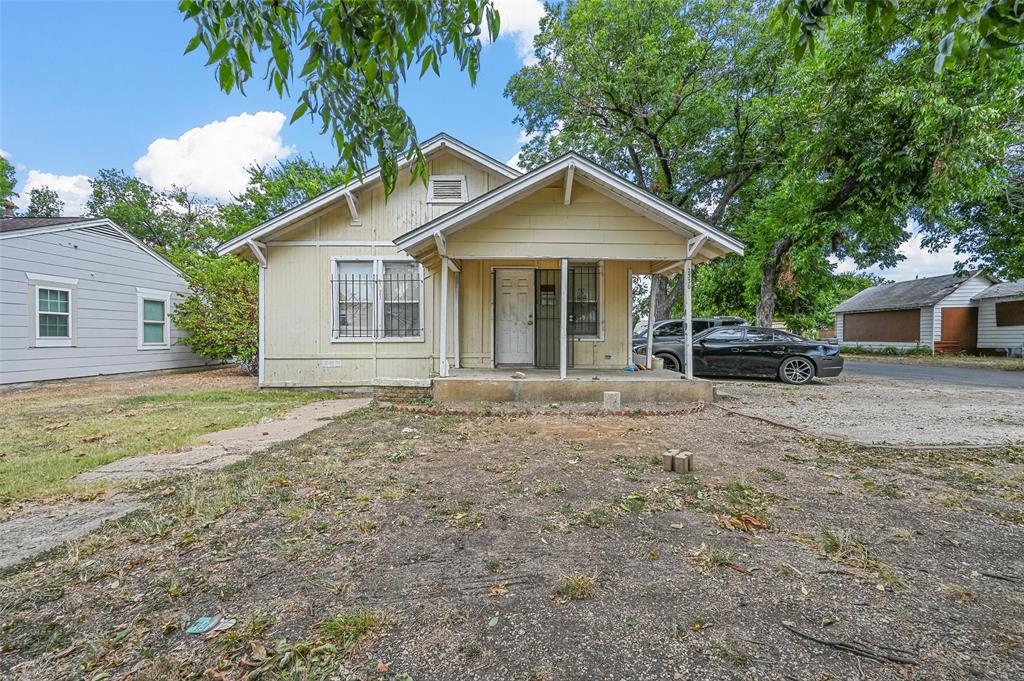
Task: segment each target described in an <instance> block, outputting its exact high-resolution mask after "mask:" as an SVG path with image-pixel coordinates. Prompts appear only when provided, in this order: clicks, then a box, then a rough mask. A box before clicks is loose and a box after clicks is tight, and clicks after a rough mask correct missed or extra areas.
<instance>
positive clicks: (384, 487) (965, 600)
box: [0, 407, 1024, 681]
mask: <svg viewBox="0 0 1024 681" xmlns="http://www.w3.org/2000/svg"><path fill="white" fill-rule="evenodd" d="M409 429H413V430H409ZM666 441H671V442H685V443H686V446H687V448H689V449H691V450H692V451H698V452H705V455H702V456H701V457H699V458H698V464H699V467H698V468H697V469H696V470H695V471H694V472H693V473H692V474H690V475H677V474H674V473H664V472H662V471H661V470H660V469H659V468H658V467H657V466H655V465H654V463H653V462H652V461H650V460H649V456H648V454H647V452H651V451H657V449H658V448H659V447H663V443H664V442H666ZM396 452H403V453H404V454H403V456H395V453H396ZM624 456H625V457H626V458H625V459H623V457H624ZM632 463H636V465H635V466H634V465H631V464H632ZM761 464H767V465H768V466H770V467H771V469H772V470H774V471H777V472H778V473H779V474H780V475H781V476H782V479H779V476H776V475H772V474H771V473H765V472H763V471H756V470H755V466H757V465H761ZM961 467H963V470H961ZM627 468H628V471H627V470H626V469H627ZM950 471H955V473H951V472H950ZM976 472H982V473H987V474H988V475H986V476H971V477H974V478H977V480H978V482H977V483H976V484H975V485H974V486H972V487H971V501H970V503H969V504H964V505H963V507H961V508H957V509H956V510H949V509H946V508H944V507H942V506H938V505H935V504H932V503H929V499H930V498H931V497H932V496H934V495H939V494H943V493H951V492H956V493H960V492H959V488H960V486H962V485H966V484H968V483H967V482H965V480H964V477H965V474H967V475H970V473H976ZM925 473H927V475H925ZM866 480H873V481H878V482H880V483H881V482H883V481H884V482H885V483H892V484H894V485H898V487H899V490H900V495H899V496H898V497H896V498H889V497H886V498H884V499H879V498H876V497H875V496H874V495H873V494H872V491H873V490H868V489H867V488H866V487H865V484H864V483H865V481H866ZM1021 483H1024V460H1022V459H1021V457H1020V452H1019V451H1017V452H1013V451H1008V450H1004V451H999V452H991V453H989V452H986V453H973V454H971V453H969V452H966V451H960V452H957V453H956V454H955V455H949V454H948V453H941V452H932V453H922V452H920V451H912V452H908V453H907V454H906V455H903V454H902V453H901V452H899V451H895V452H894V451H893V450H885V451H870V450H864V449H860V448H848V449H844V450H842V451H836V450H834V449H833V450H829V451H827V452H824V453H823V452H819V451H818V445H817V443H816V442H814V441H809V440H805V439H803V438H801V437H799V436H796V435H793V434H792V433H789V432H785V431H780V430H777V429H773V428H769V427H767V426H765V425H763V424H757V423H753V422H749V421H748V420H746V419H744V420H739V419H722V418H721V416H720V415H718V414H713V413H709V414H703V415H698V416H694V417H692V418H691V417H686V418H682V419H681V418H679V417H670V418H668V417H637V418H630V417H610V416H602V417H600V418H592V417H579V416H545V417H539V416H528V417H523V416H515V417H510V418H505V417H483V416H479V417H478V416H471V417H463V416H454V415H416V414H411V413H407V412H391V411H383V410H379V409H377V408H374V407H369V408H367V409H364V410H360V411H358V412H353V413H350V414H348V415H346V416H344V417H342V418H340V419H338V420H336V421H334V422H332V423H330V424H328V425H326V426H325V427H324V428H323V429H321V430H320V431H317V432H314V433H310V434H309V435H307V436H305V437H303V438H301V439H299V440H297V441H294V442H291V443H287V444H284V445H279V446H277V447H274V448H272V449H270V450H269V451H267V452H265V453H262V454H258V455H256V456H254V457H253V458H251V459H250V460H248V461H246V462H244V463H242V464H239V465H236V466H232V467H229V468H227V469H224V470H221V471H217V472H214V473H210V474H203V475H194V476H188V477H178V478H175V479H173V480H164V481H160V482H156V483H154V484H153V485H152V487H150V488H148V491H149V492H151V495H150V497H148V505H147V507H146V508H145V509H143V510H141V511H139V512H136V513H135V514H133V515H132V516H130V517H128V518H125V519H123V520H122V521H120V522H117V523H109V524H107V525H105V526H104V527H102V528H100V529H99V530H98V531H97V532H95V533H93V534H91V535H89V536H87V537H84V538H82V539H81V540H78V541H75V542H73V543H71V544H69V545H68V546H66V547H62V548H60V549H56V550H54V551H52V552H50V553H49V554H48V555H46V556H42V557H39V558H37V559H35V560H33V561H32V562H30V563H27V564H24V565H22V566H19V567H17V568H14V569H11V570H9V571H7V572H6V573H5V574H3V575H2V576H0V647H2V650H0V678H8V677H14V678H25V679H50V678H82V679H86V680H88V681H92V680H93V679H94V678H109V679H114V678H122V677H124V678H129V677H131V678H139V679H157V678H161V679H162V678H193V679H199V678H203V677H206V678H213V679H216V678H223V679H239V678H243V677H244V676H245V675H246V674H247V673H248V674H249V678H266V679H274V678H281V679H291V678H295V679H298V678H308V679H322V678H331V677H332V676H338V677H342V678H360V679H367V680H373V681H383V680H385V679H395V680H397V679H408V678H409V677H411V678H416V679H428V678H429V679H435V680H437V681H456V680H459V681H461V680H462V679H465V678H467V677H470V676H474V675H475V676H481V675H483V676H487V677H494V678H508V679H526V678H531V676H532V677H534V678H545V676H547V677H549V678H551V679H563V678H605V677H608V678H612V677H614V678H635V677H637V676H638V675H642V676H644V677H645V678H672V676H673V675H674V674H675V673H676V672H678V670H679V669H685V670H686V671H687V673H688V674H691V675H692V676H694V677H695V678H718V677H728V676H730V675H731V676H742V677H743V678H748V677H749V678H773V677H774V676H778V673H779V669H799V670H801V674H803V675H804V676H807V677H808V678H819V677H821V678H824V677H831V678H857V676H858V674H859V665H858V664H857V662H858V660H857V658H856V657H855V656H852V655H850V654H849V653H847V652H843V651H841V650H834V649H830V648H828V647H826V646H820V645H818V644H814V643H812V642H806V641H805V642H799V640H798V639H797V638H795V637H794V636H793V635H792V634H791V633H789V632H787V630H786V629H785V628H783V627H780V623H781V622H785V621H793V622H794V624H795V626H796V627H797V628H799V629H800V630H802V631H806V632H808V633H811V634H814V635H817V636H819V637H821V638H822V639H829V640H844V641H845V640H850V641H857V642H858V643H859V644H861V645H864V646H867V647H870V648H872V649H880V648H881V647H882V646H888V647H890V648H900V649H905V650H907V651H909V653H908V654H909V656H910V657H913V658H914V659H916V660H917V662H918V666H917V667H915V668H914V669H912V670H911V671H913V672H915V673H918V675H919V676H921V677H922V678H970V677H971V676H972V675H976V674H974V673H973V672H972V670H977V669H981V670H984V671H985V672H986V673H987V674H989V675H990V676H993V677H998V678H1017V677H1018V676H1019V673H1017V672H1018V671H1019V667H1020V662H1019V648H1018V649H1014V648H1013V647H1012V645H1011V644H1012V643H1013V641H1011V640H1010V639H1006V642H1004V641H1003V639H998V640H996V639H993V634H992V631H993V626H995V625H993V623H996V625H998V626H999V627H1001V628H1002V630H1003V631H1006V632H1007V633H1008V634H1009V635H1010V636H1012V637H1013V638H1014V639H1016V638H1019V637H1018V636H1017V633H1016V631H1015V630H1013V629H1012V623H1014V622H1016V621H1018V620H1019V619H1020V615H1021V612H1024V599H1021V597H1020V595H1019V593H1018V591H1019V588H1018V586H1019V585H1018V583H1017V582H1016V581H1014V580H1018V579H1019V576H1020V566H1019V555H1018V554H1019V551H1018V550H1017V547H1018V546H1020V543H1021V541H1024V526H1022V525H1020V524H1016V523H1013V522H1010V521H1008V520H1007V519H1006V518H1008V517H1011V516H1013V515H1014V514H1020V513H1021V512H1022V511H1024V497H1022V496H1021V495H1019V494H1018V490H1019V488H1020V486H1021ZM167 488H173V492H172V493H170V494H168V495H167V496H163V495H162V494H161V493H160V491H161V490H162V489H167ZM742 513H751V514H752V513H760V514H762V515H763V516H764V517H770V518H771V522H772V527H771V529H770V530H768V531H753V528H752V531H747V532H745V531H738V530H739V529H740V528H738V527H737V526H735V525H730V526H724V525H723V524H722V523H721V522H720V521H719V520H718V519H717V518H716V517H715V516H716V515H719V516H723V517H726V518H733V517H734V516H733V515H730V514H736V515H740V514H742ZM748 520H749V519H748ZM595 528H597V529H595ZM838 528H842V529H838ZM890 566H891V567H890ZM897 572H898V576H899V580H900V582H901V583H902V586H901V588H900V589H899V590H898V591H896V590H895V589H891V588H889V587H890V585H892V586H895V584H893V583H890V582H889V581H887V579H886V576H887V575H893V576H895V573H897ZM879 584H881V585H882V586H883V588H881V589H880V588H878V587H879ZM940 585H950V586H949V587H943V588H940ZM952 585H964V589H965V590H961V589H960V588H954V586H952ZM967 587H969V591H970V594H971V595H970V596H967V594H966V589H967ZM971 597H973V600H972V598H971ZM908 604H912V610H913V612H912V613H911V614H912V615H913V616H907V612H908V610H907V608H908ZM206 614H222V615H223V616H225V617H228V618H232V619H237V624H236V625H235V627H233V628H232V629H230V630H228V631H226V632H223V633H222V634H220V635H219V636H217V637H216V638H213V639H204V638H202V637H194V636H190V635H187V634H185V633H184V627H186V626H187V625H188V624H189V623H190V622H192V621H194V619H195V617H197V616H199V615H206ZM588 622H590V623H592V622H599V623H601V627H599V631H598V630H597V629H594V628H593V627H586V626H581V623H583V624H586V623H588ZM1007 623H1009V624H1007ZM823 627H830V628H829V629H828V631H827V632H823V631H822V630H821V629H822V628H823ZM1007 627H1010V628H1009V629H1008V628H1007ZM949 631H956V632H957V637H958V640H961V641H962V646H961V647H960V648H959V650H961V651H962V650H963V649H969V650H970V651H971V657H970V659H969V660H968V659H965V658H964V657H963V656H961V655H960V654H959V652H957V651H948V650H947V648H943V647H941V646H940V647H935V646H932V645H931V643H930V642H932V641H935V640H945V639H944V637H948V632H949ZM566 632H574V633H573V634H572V636H567V635H566ZM581 651H583V652H582V653H581ZM812 651H813V652H812ZM637 660H642V661H643V665H644V668H643V669H642V670H640V671H638V668H637V662H636V661H637ZM863 662H864V661H863V660H861V663H862V664H863ZM14 667H17V671H16V672H12V671H11V670H12V669H13V668H14ZM865 669H867V668H865ZM474 670H476V671H474Z"/></svg>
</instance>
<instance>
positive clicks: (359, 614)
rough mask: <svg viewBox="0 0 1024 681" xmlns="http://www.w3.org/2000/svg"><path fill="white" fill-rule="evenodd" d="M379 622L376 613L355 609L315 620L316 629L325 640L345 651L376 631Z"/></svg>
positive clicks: (379, 618) (380, 620) (379, 619)
mask: <svg viewBox="0 0 1024 681" xmlns="http://www.w3.org/2000/svg"><path fill="white" fill-rule="evenodd" d="M381 623H382V619H381V616H380V615H378V614H377V613H374V612H371V611H369V610H356V611H354V612H349V613H344V614H341V615H332V616H330V617H328V618H326V619H322V620H320V621H319V622H317V625H316V630H317V632H318V633H319V634H320V636H322V637H323V638H324V640H325V641H327V642H329V643H332V644H334V645H335V646H337V647H338V649H339V650H342V651H345V650H348V649H349V648H350V647H351V646H352V645H353V644H355V643H357V642H359V641H361V640H363V639H364V638H366V637H367V636H369V635H370V634H372V633H373V632H374V631H376V630H377V628H378V627H379V626H380V625H381Z"/></svg>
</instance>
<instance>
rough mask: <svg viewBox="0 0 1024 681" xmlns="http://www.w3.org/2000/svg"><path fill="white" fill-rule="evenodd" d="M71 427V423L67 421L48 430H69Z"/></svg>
mask: <svg viewBox="0 0 1024 681" xmlns="http://www.w3.org/2000/svg"><path fill="white" fill-rule="evenodd" d="M69 425H71V422H70V421H65V422H64V423H58V424H56V425H53V426H47V427H46V429H47V430H60V429H61V428H67V427H68V426H69Z"/></svg>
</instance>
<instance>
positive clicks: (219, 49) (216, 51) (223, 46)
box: [206, 39, 231, 66]
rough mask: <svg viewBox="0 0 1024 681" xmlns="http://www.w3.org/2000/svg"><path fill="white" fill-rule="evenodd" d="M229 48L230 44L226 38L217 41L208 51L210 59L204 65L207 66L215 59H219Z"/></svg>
mask: <svg viewBox="0 0 1024 681" xmlns="http://www.w3.org/2000/svg"><path fill="white" fill-rule="evenodd" d="M230 48H231V45H230V44H229V43H228V41H227V40H226V39H222V40H221V41H220V42H219V43H217V44H216V45H215V46H214V48H213V52H210V61H208V62H206V65H207V66H209V65H210V64H212V63H213V62H215V61H220V60H221V59H222V58H223V57H224V55H225V54H227V53H228V50H229V49H230Z"/></svg>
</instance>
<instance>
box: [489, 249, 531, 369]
mask: <svg viewBox="0 0 1024 681" xmlns="http://www.w3.org/2000/svg"><path fill="white" fill-rule="evenodd" d="M494 289H495V293H494V294H495V301H494V308H495V322H496V323H495V325H494V327H495V328H494V363H495V364H530V365H532V364H533V270H532V269H511V268H509V269H496V270H494Z"/></svg>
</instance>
